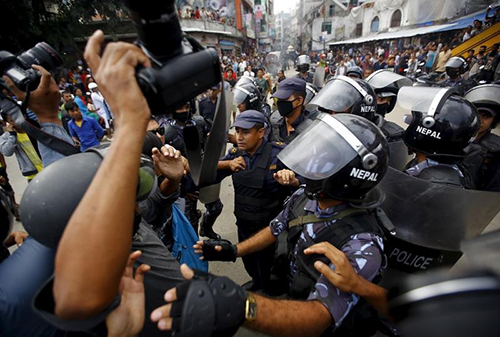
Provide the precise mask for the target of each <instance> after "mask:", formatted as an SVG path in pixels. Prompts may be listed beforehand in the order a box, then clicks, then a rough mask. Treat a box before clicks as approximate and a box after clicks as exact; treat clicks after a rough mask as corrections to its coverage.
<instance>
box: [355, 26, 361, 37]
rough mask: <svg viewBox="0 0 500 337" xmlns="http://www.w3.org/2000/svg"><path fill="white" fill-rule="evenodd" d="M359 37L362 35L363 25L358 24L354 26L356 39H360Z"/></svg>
mask: <svg viewBox="0 0 500 337" xmlns="http://www.w3.org/2000/svg"><path fill="white" fill-rule="evenodd" d="M361 35H363V24H362V23H358V24H357V25H356V37H360V36H361Z"/></svg>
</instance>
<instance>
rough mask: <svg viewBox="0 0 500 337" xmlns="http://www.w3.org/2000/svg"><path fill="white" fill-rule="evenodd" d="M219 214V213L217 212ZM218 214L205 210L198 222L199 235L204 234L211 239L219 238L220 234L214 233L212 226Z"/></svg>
mask: <svg viewBox="0 0 500 337" xmlns="http://www.w3.org/2000/svg"><path fill="white" fill-rule="evenodd" d="M219 214H220V213H219ZM219 214H209V213H208V212H205V213H204V214H203V218H202V220H201V224H200V236H206V237H207V238H210V239H212V240H219V239H220V235H219V234H217V233H215V232H214V230H213V228H212V227H213V226H214V223H215V220H216V219H217V217H218V216H219Z"/></svg>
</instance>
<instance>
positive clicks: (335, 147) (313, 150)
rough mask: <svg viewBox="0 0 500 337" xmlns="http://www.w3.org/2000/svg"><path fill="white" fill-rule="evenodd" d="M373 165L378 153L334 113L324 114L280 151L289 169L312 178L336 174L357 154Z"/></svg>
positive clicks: (324, 177)
mask: <svg viewBox="0 0 500 337" xmlns="http://www.w3.org/2000/svg"><path fill="white" fill-rule="evenodd" d="M358 155H359V156H361V158H363V166H364V167H365V168H366V169H371V168H373V167H375V165H376V164H377V157H376V156H375V155H373V154H372V153H369V152H368V150H367V149H366V148H365V146H364V145H363V144H362V143H361V142H360V141H359V139H358V138H357V137H356V136H355V135H354V134H353V133H352V132H351V131H350V130H349V129H348V128H347V127H346V126H345V125H344V124H342V122H340V120H339V119H337V118H336V117H335V116H331V115H326V114H323V115H321V116H320V117H318V119H316V120H315V121H314V122H313V124H311V126H309V127H308V128H307V129H306V131H304V132H302V133H301V134H300V135H299V136H298V137H297V138H295V139H294V140H293V141H292V142H291V143H290V144H289V145H288V146H287V147H286V148H285V149H283V151H281V152H280V154H279V155H278V158H279V160H281V162H282V163H283V164H285V165H286V166H287V167H288V168H290V170H292V171H294V172H296V173H297V174H299V175H301V176H303V177H305V178H307V179H310V180H322V179H326V178H328V177H331V176H333V175H334V174H335V173H337V172H338V171H340V170H341V169H342V168H344V167H345V166H346V165H347V164H348V163H350V162H351V161H352V160H353V159H354V158H355V157H356V156H358Z"/></svg>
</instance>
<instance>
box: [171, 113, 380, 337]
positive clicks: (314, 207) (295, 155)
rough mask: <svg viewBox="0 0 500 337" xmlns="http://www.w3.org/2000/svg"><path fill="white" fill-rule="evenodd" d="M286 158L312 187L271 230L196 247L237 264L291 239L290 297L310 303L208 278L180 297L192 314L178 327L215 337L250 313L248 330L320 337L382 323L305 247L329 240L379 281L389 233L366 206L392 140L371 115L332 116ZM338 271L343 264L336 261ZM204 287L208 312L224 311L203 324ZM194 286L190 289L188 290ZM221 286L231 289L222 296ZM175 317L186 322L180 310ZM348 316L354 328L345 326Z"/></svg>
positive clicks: (363, 331)
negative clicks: (232, 241) (201, 291)
mask: <svg viewBox="0 0 500 337" xmlns="http://www.w3.org/2000/svg"><path fill="white" fill-rule="evenodd" d="M278 157H279V158H280V159H281V160H282V161H283V163H284V164H285V165H287V166H288V167H290V169H292V170H293V171H294V172H297V173H298V174H300V175H302V176H303V177H305V179H306V186H305V188H301V189H299V190H298V191H297V192H296V193H294V194H293V195H292V197H291V198H290V200H289V202H288V203H287V204H286V205H285V208H284V209H283V211H282V212H281V213H280V214H279V215H278V216H277V217H276V218H275V219H274V220H272V221H271V223H270V225H269V227H267V228H264V229H263V230H261V231H260V232H259V233H257V234H256V235H254V236H253V237H251V238H249V239H248V240H246V241H244V242H240V243H239V244H238V245H236V246H234V245H231V244H230V243H228V242H221V241H211V240H208V241H205V242H203V243H199V244H198V245H196V246H195V248H196V249H198V250H199V251H200V252H201V251H202V252H203V255H204V257H205V259H207V260H225V261H234V260H235V259H236V257H237V256H246V255H249V254H252V253H254V252H256V251H259V250H262V249H264V248H265V247H269V246H270V245H273V244H274V243H275V242H278V247H280V242H281V243H284V244H285V251H284V256H288V257H289V258H290V260H289V261H287V262H288V263H287V266H288V268H289V270H288V275H289V279H290V280H291V282H290V284H289V286H290V288H289V295H291V296H292V297H293V298H295V299H299V300H307V301H306V302H304V301H276V300H271V299H267V298H263V297H260V296H257V295H253V294H248V295H247V294H245V293H244V292H241V291H239V290H238V287H237V286H235V285H234V284H232V283H231V282H230V281H229V280H228V279H221V278H215V279H217V280H219V281H216V280H215V279H213V278H212V279H208V281H207V279H206V278H199V277H198V278H196V281H194V282H190V283H189V284H188V285H187V286H189V287H191V288H192V289H189V290H187V294H188V297H187V298H182V300H183V302H178V303H177V304H176V303H175V302H174V305H175V306H176V307H177V308H175V310H174V308H173V307H172V311H171V312H177V313H180V312H181V311H182V310H179V309H180V308H179V307H182V306H183V307H184V308H183V312H189V313H190V316H189V317H182V318H181V319H180V322H182V323H180V324H177V327H176V329H178V330H180V331H186V332H188V335H190V336H191V335H192V336H194V335H195V334H194V333H195V330H196V329H198V331H202V330H200V329H204V330H203V331H211V332H212V335H215V334H217V333H223V332H224V331H225V332H229V331H234V330H233V329H234V328H235V327H237V326H239V325H241V324H242V323H243V322H244V321H245V318H246V319H247V326H248V327H250V328H253V329H256V330H259V331H262V332H264V333H267V334H270V335H291V334H293V335H308V336H317V335H320V334H322V333H323V332H324V331H325V330H327V329H328V328H330V329H331V330H336V331H337V333H340V331H342V330H343V329H344V328H345V329H346V330H348V331H349V332H350V333H351V334H352V335H356V336H371V335H372V333H373V332H374V327H373V326H372V325H371V324H369V323H367V322H366V321H365V322H361V321H358V320H357V319H355V318H353V316H352V315H351V313H353V312H358V310H361V306H360V307H358V305H359V304H358V305H357V304H356V303H359V301H358V300H359V297H358V296H356V295H353V294H351V293H344V292H342V291H339V290H338V289H336V288H335V287H334V286H333V285H332V284H331V283H330V282H329V281H328V280H327V279H326V278H325V277H324V276H321V275H319V273H317V272H316V271H315V268H314V267H313V265H314V263H315V261H316V259H317V258H318V256H314V255H313V256H306V255H305V254H304V249H306V248H308V247H310V246H312V245H313V244H315V243H317V242H324V241H328V242H330V243H332V244H333V245H334V246H335V247H337V248H338V249H340V250H342V251H343V252H344V253H345V254H346V255H347V257H348V258H349V260H350V263H351V264H352V265H353V266H354V268H355V270H356V272H357V273H358V274H360V275H361V276H363V277H364V278H366V279H368V280H372V279H373V278H374V277H375V276H376V275H378V274H379V273H380V271H381V270H382V269H383V267H384V266H385V257H384V254H383V243H382V237H383V234H382V232H381V229H380V228H379V226H378V223H377V220H376V218H375V216H374V215H373V214H371V212H370V211H369V210H367V209H366V208H364V207H365V205H366V204H365V202H366V200H367V199H368V196H369V195H377V194H376V193H375V192H376V189H375V186H376V185H377V184H378V183H379V182H380V181H381V180H382V178H383V177H384V174H385V172H386V170H387V166H388V145H387V140H386V139H385V137H384V136H383V134H382V132H381V131H380V129H378V128H377V127H376V126H375V125H374V124H373V123H371V122H370V121H368V120H366V119H365V118H362V117H360V116H355V115H351V114H341V115H337V116H331V115H326V114H324V115H321V116H320V117H318V119H316V120H315V121H314V122H313V125H312V126H311V128H309V129H308V130H307V131H306V132H304V133H302V134H301V135H300V136H299V137H297V139H296V140H295V141H293V142H292V143H291V144H290V145H289V146H288V147H287V148H285V149H284V150H283V151H282V152H281V154H280V155H279V156H278ZM331 163H338V165H331ZM375 199H376V198H375ZM353 205H356V207H353ZM278 249H279V248H278ZM330 268H332V269H333V268H335V267H334V265H332V264H330ZM219 282H220V283H219ZM198 287H202V288H203V289H205V290H204V294H208V297H209V298H211V301H209V302H205V303H211V304H207V306H206V308H207V309H206V310H209V311H210V310H214V309H212V308H214V307H215V306H217V307H218V308H221V313H220V314H219V313H216V314H215V315H216V317H215V318H214V320H213V321H212V323H210V325H206V324H205V325H204V326H203V327H201V326H199V323H197V319H198V318H199V317H203V316H204V315H206V313H205V312H204V311H205V310H203V309H202V307H201V305H199V303H201V302H199V301H198V302H197V300H196V298H197V295H196V294H198V293H199V289H202V288H198ZM226 287H227V288H226ZM186 288H187V287H186V286H184V290H183V291H182V293H183V294H185V293H186V291H185V290H186ZM215 288H217V289H227V291H224V294H220V293H217V291H215ZM178 291H180V290H178ZM178 294H179V292H178ZM189 294H191V296H190V295H189ZM181 297H184V295H181ZM245 303H246V308H247V309H246V311H245ZM222 308H224V309H222ZM163 312H165V311H163ZM223 312H231V313H232V315H235V316H236V317H231V318H232V319H233V320H232V321H230V320H228V319H227V318H226V315H225V314H223ZM363 312H364V313H367V312H369V310H368V311H363ZM238 313H239V314H238ZM172 316H175V317H176V318H174V320H175V319H177V320H178V323H179V319H178V314H173V315H172ZM360 316H363V317H365V318H369V317H370V315H367V314H363V315H360ZM360 316H358V317H360ZM344 321H346V322H347V324H346V326H343V324H342V323H343V322H344ZM174 325H175V324H174ZM189 331H191V333H189ZM208 334H210V333H208Z"/></svg>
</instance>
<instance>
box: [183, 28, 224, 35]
mask: <svg viewBox="0 0 500 337" xmlns="http://www.w3.org/2000/svg"><path fill="white" fill-rule="evenodd" d="M182 31H183V32H185V33H206V34H218V35H233V33H231V32H224V31H221V30H206V29H198V28H187V27H182Z"/></svg>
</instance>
